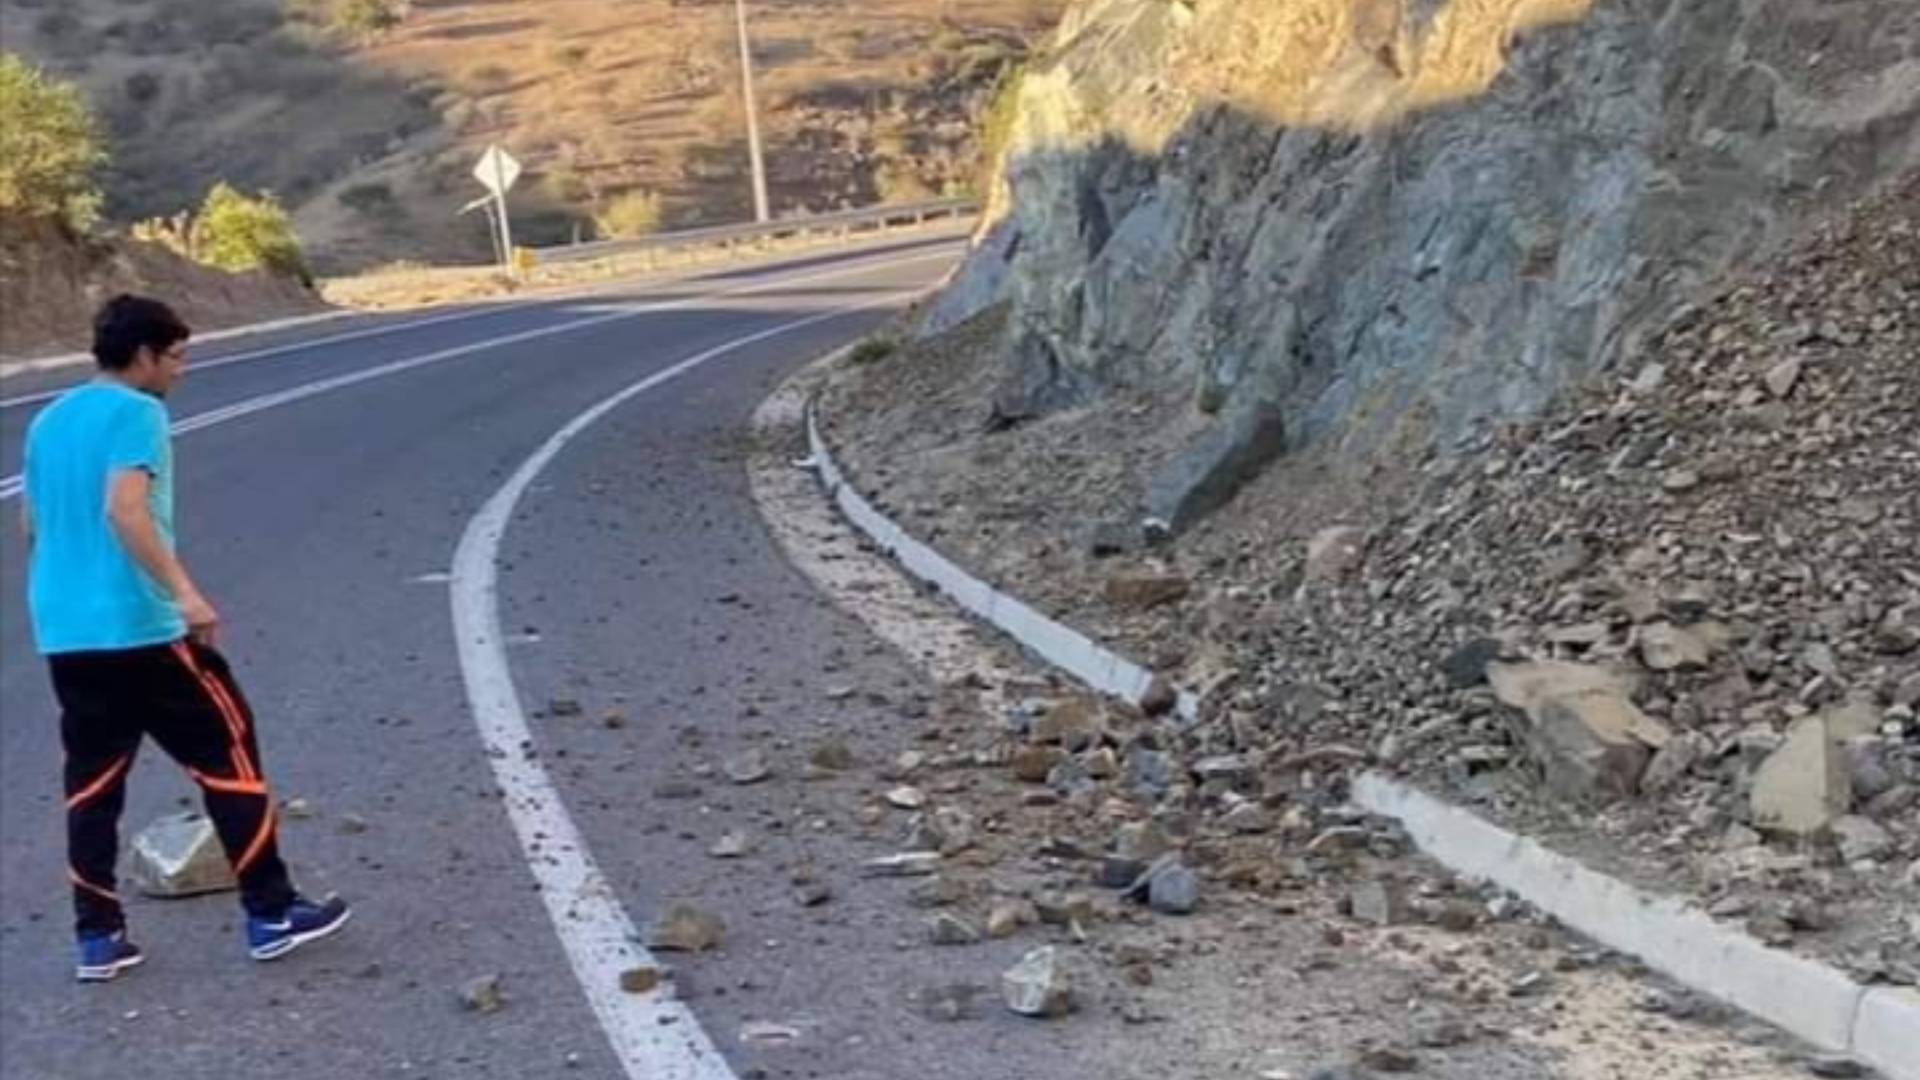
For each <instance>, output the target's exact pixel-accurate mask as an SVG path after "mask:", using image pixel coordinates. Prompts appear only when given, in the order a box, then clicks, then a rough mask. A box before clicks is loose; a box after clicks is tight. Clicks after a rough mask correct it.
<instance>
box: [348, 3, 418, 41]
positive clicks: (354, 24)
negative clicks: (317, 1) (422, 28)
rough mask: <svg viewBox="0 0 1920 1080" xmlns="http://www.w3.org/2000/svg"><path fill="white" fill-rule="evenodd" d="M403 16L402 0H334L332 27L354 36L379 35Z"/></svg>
mask: <svg viewBox="0 0 1920 1080" xmlns="http://www.w3.org/2000/svg"><path fill="white" fill-rule="evenodd" d="M405 18H406V5H405V3H404V0H334V5H333V19H332V21H333V26H334V28H335V29H336V30H342V31H345V32H346V33H349V34H352V35H354V36H355V37H361V38H375V37H379V36H380V35H381V34H384V33H386V32H387V31H389V30H392V29H393V28H394V27H397V26H399V25H400V23H401V21H402V20H403V19H405Z"/></svg>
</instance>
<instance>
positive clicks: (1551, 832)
mask: <svg viewBox="0 0 1920 1080" xmlns="http://www.w3.org/2000/svg"><path fill="white" fill-rule="evenodd" d="M1641 355H1642V356H1643V357H1644V361H1643V363H1642V364H1641V365H1639V366H1637V367H1636V368H1635V370H1631V371H1629V372H1627V373H1626V378H1624V379H1622V380H1619V381H1617V382H1616V383H1614V384H1612V385H1608V386H1604V387H1592V388H1587V389H1585V390H1583V391H1581V392H1580V393H1578V394H1573V395H1570V396H1569V400H1567V401H1566V402H1565V403H1564V404H1563V405H1562V406H1561V407H1560V408H1558V409H1557V410H1555V411H1553V412H1551V413H1550V414H1548V415H1546V416H1544V417H1542V418H1541V419H1540V420H1538V421H1537V422H1534V423H1531V424H1527V425H1523V426H1514V427H1511V428H1508V429H1505V430H1502V431H1499V432H1496V433H1492V434H1490V435H1489V436H1487V437H1486V438H1485V439H1484V440H1483V443H1482V445H1479V446H1477V447H1474V448H1472V449H1471V450H1470V451H1469V452H1466V453H1462V454H1459V455H1455V456H1440V455H1435V456H1432V457H1431V458H1429V459H1428V460H1426V461H1424V462H1420V463H1406V462H1383V463H1380V465H1379V466H1378V467H1377V475H1375V476H1372V477H1370V478H1369V481H1368V482H1367V483H1365V484H1362V485H1353V486H1351V487H1349V488H1346V489H1344V490H1340V491H1335V492H1332V493H1329V492H1325V491H1322V492H1309V491H1305V490H1300V489H1289V490H1276V485H1273V484H1266V485H1264V487H1263V486H1262V485H1256V487H1255V488H1254V489H1253V490H1251V491H1249V492H1248V493H1247V494H1246V495H1244V496H1243V497H1242V498H1241V499H1240V500H1239V501H1238V502H1236V503H1235V504H1234V505H1232V506H1230V507H1228V509H1227V510H1225V511H1223V512H1222V513H1221V514H1220V515H1218V516H1217V517H1216V518H1215V519H1214V520H1213V521H1212V522H1209V523H1208V524H1207V525H1206V526H1204V527H1203V528H1201V529H1199V530H1197V531H1195V532H1194V533H1192V534H1190V535H1188V536H1184V537H1181V538H1179V539H1177V540H1174V541H1172V542H1171V543H1165V542H1164V540H1165V538H1164V537H1149V538H1141V537H1119V538H1113V537H1107V538H1105V539H1104V540H1103V539H1101V538H1100V537H1099V536H1096V539H1095V542H1094V543H1093V544H1091V545H1087V544H1085V543H1084V542H1083V538H1081V537H1078V536H1075V535H1065V534H1057V533H1054V532H1050V531H1048V530H1049V529H1057V528H1058V524H1057V523H1059V522H1061V521H1062V519H1063V515H1062V513H1061V508H1060V507H1058V506H1050V507H1047V508H1046V510H1047V512H1046V513H1044V514H1043V513H1041V512H1039V511H1038V510H1036V512H1035V513H1034V514H1033V515H1031V516H1030V517H1029V519H1028V520H1029V521H1030V522H1044V523H1046V524H1022V523H1021V522H1020V521H1019V516H1018V515H1012V516H1009V515H1008V514H1007V513H1005V510H1006V508H1005V507H999V508H997V509H998V511H999V512H998V513H997V516H995V518H994V519H993V520H994V523H995V525H996V528H995V529H993V530H989V529H987V528H985V527H984V526H983V525H981V524H978V523H974V524H970V523H969V520H968V515H967V512H966V511H965V510H964V509H957V510H954V511H951V512H948V513H946V514H945V516H943V517H942V518H941V520H940V523H939V524H940V527H939V529H938V532H939V535H940V537H941V539H940V540H939V541H938V542H939V543H940V544H941V546H943V547H945V548H947V549H948V550H949V551H950V552H951V553H952V554H953V555H955V556H956V557H957V558H959V559H960V561H962V562H963V563H968V564H971V565H974V566H982V567H987V566H992V567H996V570H997V571H998V572H996V573H995V574H994V576H995V577H997V578H1002V579H1004V580H1003V584H1005V585H1007V586H1008V587H1010V588H1013V589H1014V590H1015V591H1016V592H1023V593H1026V594H1027V595H1029V596H1032V597H1035V598H1036V599H1038V600H1040V601H1041V602H1042V603H1043V604H1044V605H1045V606H1047V607H1048V608H1049V609H1050V610H1052V611H1055V612H1056V613H1057V614H1059V616H1060V617H1062V618H1064V619H1066V620H1067V621H1069V622H1073V623H1075V624H1076V625H1079V626H1081V627H1083V628H1086V629H1089V630H1091V631H1092V632H1094V633H1095V634H1096V635H1098V636H1101V637H1103V638H1105V639H1106V640H1109V641H1111V642H1113V643H1114V644H1115V646H1116V647H1117V648H1120V649H1121V650H1122V651H1127V652H1131V653H1133V654H1134V655H1135V656H1136V657H1137V658H1139V659H1142V660H1145V661H1148V662H1149V663H1150V664H1151V665H1152V666H1153V667H1154V668H1156V669H1157V670H1160V671H1162V672H1164V673H1165V674H1166V676H1167V677H1168V678H1169V679H1170V680H1174V681H1179V682H1184V683H1187V684H1189V685H1192V686H1194V687H1195V688H1196V689H1197V690H1199V691H1200V692H1201V694H1202V702H1203V705H1202V710H1201V717H1200V720H1199V722H1198V723H1197V724H1195V725H1192V726H1185V725H1181V724H1179V723H1177V722H1175V721H1174V720H1172V719H1171V718H1169V717H1165V716H1161V717H1157V718H1149V717H1146V716H1144V715H1143V716H1139V717H1136V718H1134V719H1133V721H1132V722H1131V723H1132V726H1131V727H1129V726H1128V725H1127V724H1126V723H1122V724H1121V725H1119V726H1118V728H1115V727H1113V726H1111V725H1108V726H1101V727H1099V728H1097V729H1096V730H1095V731H1094V732H1092V733H1088V732H1084V731H1081V730H1079V729H1078V728H1077V727H1074V728H1073V730H1072V731H1070V732H1068V733H1066V734H1065V735H1064V736H1063V737H1060V738H1056V737H1055V736H1056V735H1058V734H1060V732H1059V731H1058V730H1057V728H1058V726H1059V725H1060V724H1061V723H1063V722H1062V721H1058V720H1055V719H1049V718H1047V717H1040V718H1036V723H1037V725H1039V726H1038V728H1037V729H1036V731H1032V732H1028V733H1027V734H1026V735H1025V736H1024V738H1026V739H1027V740H1028V741H1027V742H1025V743H1024V744H1023V745H1021V746H1019V747H1018V748H1017V749H1014V750H1012V751H1010V767H1011V768H1013V769H1014V770H1016V771H1017V772H1019V773H1020V774H1021V775H1022V776H1023V777H1025V778H1027V779H1031V780H1034V781H1036V782H1044V783H1045V784H1046V785H1047V786H1048V787H1049V788H1051V789H1052V790H1053V791H1055V792H1056V793H1058V795H1059V796H1060V797H1063V798H1075V797H1078V796H1077V792H1079V791H1081V790H1083V789H1084V790H1107V789H1110V788H1114V787H1116V786H1117V787H1118V788H1121V789H1124V790H1125V791H1126V792H1127V794H1128V795H1129V796H1130V797H1137V796H1142V795H1144V796H1146V797H1148V798H1149V799H1150V802H1151V805H1152V806H1153V810H1152V816H1153V818H1154V819H1155V820H1159V821H1174V822H1182V823H1186V822H1189V821H1191V822H1192V823H1193V824H1192V825H1191V829H1192V830H1193V831H1194V832H1195V834H1204V833H1206V832H1208V831H1209V830H1214V831H1218V832H1221V833H1224V834H1227V835H1232V834H1234V833H1236V832H1238V831H1239V830H1240V829H1241V828H1242V827H1245V828H1247V829H1249V830H1255V829H1264V828H1272V829H1281V830H1285V829H1289V828H1302V827H1303V826H1302V825H1301V823H1299V822H1297V821H1295V820H1293V819H1292V818H1291V815H1295V814H1296V813H1297V812H1299V811H1298V808H1299V807H1301V806H1302V805H1322V806H1331V805H1335V804H1337V801H1338V799H1337V796H1338V794H1339V793H1340V787H1341V783H1342V778H1343V775H1344V773H1345V772H1346V771H1349V770H1350V769H1352V768H1354V767H1359V766H1363V765H1364V766H1369V767H1386V768H1390V769H1394V770H1397V771H1400V772H1402V773H1403V774H1407V775H1411V776H1414V777H1416V778H1418V779H1419V780H1420V781H1421V782H1423V783H1427V784H1429V785H1432V786H1435V787H1439V788H1441V789H1443V790H1446V791H1448V792H1450V793H1452V794H1453V795H1454V797H1456V798H1459V799H1462V800H1464V801H1468V802H1471V803H1473V804H1474V805H1475V806H1476V807H1477V808H1479V809H1480V810H1481V811H1482V812H1486V813H1489V814H1492V815H1493V816H1495V817H1497V818H1502V819H1504V820H1506V821H1508V822H1509V823H1511V824H1516V825H1518V826H1519V827H1521V828H1523V829H1525V830H1527V831H1530V832H1533V833H1534V834H1536V835H1542V836H1544V837H1545V838H1547V839H1549V840H1550V841H1555V842H1559V841H1562V840H1564V841H1565V842H1566V844H1567V845H1571V846H1573V847H1575V848H1577V849H1578V851H1577V854H1580V855H1581V856H1582V857H1588V858H1591V859H1593V860H1594V861H1598V862H1600V863H1603V864H1605V865H1607V867H1608V868H1609V869H1611V870H1613V871H1615V872H1618V873H1622V874H1625V875H1627V876H1629V877H1633V878H1636V879H1638V880H1641V881H1642V882H1643V883H1645V884H1649V885H1653V886H1656V887H1662V888H1669V889H1674V890H1679V891H1689V892H1693V893H1695V894H1697V895H1700V896H1701V897H1702V900H1703V902H1704V903H1706V904H1707V905H1708V906H1709V907H1710V908H1711V909H1712V910H1713V911H1714V912H1715V913H1716V914H1719V915H1724V916H1728V917H1739V918H1742V919H1745V920H1746V921H1747V924H1748V925H1749V926H1750V927H1751V928H1752V929H1753V930H1754V931H1755V932H1757V933H1760V934H1761V935H1762V936H1765V937H1767V938H1768V939H1769V940H1773V941H1776V942H1779V943H1782V944H1785V943H1788V942H1792V941H1796V940H1797V941H1798V942H1799V943H1801V944H1804V945H1807V946H1808V947H1811V948H1814V949H1816V950H1818V951H1821V952H1824V953H1826V954H1828V955H1830V956H1832V957H1834V958H1835V959H1839V960H1841V961H1843V962H1844V963H1845V964H1847V965H1848V966H1849V967H1850V968H1851V969H1852V970H1853V971H1854V972H1855V973H1856V974H1857V975H1859V976H1861V977H1862V978H1866V979H1870V980H1871V979H1888V980H1893V981H1898V982H1905V983H1913V982H1915V981H1916V980H1920V920H1916V919H1915V917H1914V915H1913V913H1914V912H1916V911H1920V720H1916V709H1917V708H1920V178H1913V179H1909V180H1908V181H1906V182H1905V183H1904V184H1903V185H1901V186H1900V187H1898V188H1896V189H1895V190H1893V191H1891V192H1889V193H1888V194H1886V195H1885V196H1883V197H1881V198H1879V199H1877V200H1874V201H1871V202H1868V203H1865V204H1863V205H1861V206H1859V207H1856V208H1854V209H1853V211H1852V212H1851V213H1849V214H1848V215H1846V216H1844V217H1843V218H1842V219H1840V220H1837V221H1835V222H1834V223H1832V224H1830V225H1828V226H1825V227H1823V228H1821V229H1819V230H1817V231H1815V232H1813V233H1811V234H1810V235H1809V236H1808V237H1807V238H1806V240H1805V242H1803V243H1802V244H1800V245H1799V246H1797V247H1796V248H1795V249H1794V250H1793V251H1792V252H1791V253H1790V254H1789V255H1787V256H1786V257H1784V258H1783V259H1781V260H1780V261H1778V262H1776V263H1774V264H1772V265H1770V266H1768V267H1766V268H1765V269H1764V270H1762V271H1761V272H1759V273H1757V274H1755V275H1753V276H1751V277H1750V278H1748V279H1746V280H1743V281H1741V282H1739V283H1737V284H1735V285H1734V286H1732V287H1730V288H1729V289H1727V290H1726V291H1725V292H1724V293H1723V294H1722V295H1720V296H1719V297H1717V298H1716V299H1714V300H1713V301H1711V302H1709V303H1704V304H1702V305H1699V306H1698V307H1696V308H1693V309H1690V310H1688V311H1686V312H1685V313H1683V314H1682V315H1681V316H1680V317H1679V318H1677V319H1676V320H1674V321H1673V323H1672V324H1671V325H1670V326H1669V327H1668V328H1667V329H1666V330H1665V331H1664V332H1663V333H1662V334H1661V335H1660V336H1659V337H1657V338H1656V339H1655V340H1653V341H1651V342H1650V343H1649V344H1648V345H1647V347H1646V348H1645V349H1643V350H1642V352H1641ZM867 378H869V379H871V376H870V375H869V376H867ZM899 408H900V409H902V410H909V409H911V408H912V406H911V405H910V404H908V403H901V404H900V406H899ZM991 437H992V436H981V438H982V439H987V438H991ZM1013 437H1014V438H1020V437H1025V436H1024V435H1015V436H1013ZM959 456H960V455H957V454H953V453H947V454H945V455H944V459H946V460H954V459H957V458H958V457H959ZM993 457H997V458H998V459H999V460H1000V461H1001V462H1002V465H1003V467H1004V468H1005V469H1008V470H1011V469H1015V468H1016V467H1017V469H1018V470H1020V471H1021V475H1022V476H1027V475H1031V473H1032V471H1033V470H1036V469H1042V468H1044V463H1042V462H1038V461H1036V460H1035V459H1034V458H1033V457H1032V456H1031V455H1025V454H1020V453H1005V452H1004V451H1003V452H1002V453H1000V454H998V455H995V456H993ZM993 457H989V456H988V455H985V454H984V453H976V454H975V455H973V460H974V461H975V462H976V471H978V467H979V466H978V464H977V463H979V462H984V461H990V460H993ZM929 460H933V459H929ZM887 464H888V465H891V466H892V468H891V469H888V468H883V467H882V465H881V463H880V462H878V461H876V462H864V461H862V460H860V459H859V458H858V456H857V455H856V456H855V459H854V460H853V462H852V465H853V467H854V470H855V472H856V474H860V475H880V476H885V478H886V480H887V486H888V488H889V490H888V491H886V492H884V493H882V498H883V499H886V500H896V501H908V502H911V501H912V499H913V498H914V497H915V495H914V492H913V490H912V487H911V485H912V478H910V477H909V478H906V479H905V480H904V481H902V480H897V479H895V478H894V477H893V476H887V475H886V474H888V473H891V472H897V471H898V470H900V469H901V468H903V466H902V465H901V463H900V461H899V460H898V459H897V458H896V459H893V460H892V461H890V462H888V463H887ZM929 467H930V468H931V466H929ZM1002 479H1003V480H1004V481H1005V484H1004V485H1003V487H1002V490H1009V491H1012V490H1019V489H1021V487H1022V485H1021V484H1018V483H1016V480H1017V479H1018V478H1017V477H1015V476H1013V475H1011V473H1010V474H1009V475H1008V476H1006V477H1003V478H1002ZM974 482H975V483H976V484H986V485H989V486H991V485H992V483H993V480H992V478H990V477H985V478H983V477H978V476H976V477H974ZM935 483H936V485H937V483H938V481H935ZM1329 506H1337V507H1340V509H1339V510H1338V511H1337V516H1332V517H1326V516H1319V517H1316V516H1315V515H1318V514H1321V513H1324V512H1325V510H1326V507H1329ZM1309 511H1311V512H1309ZM976 517H978V516H977V515H976ZM985 520H986V519H985V518H984V517H978V521H979V522H984V521H985ZM1303 520H1305V521H1308V522H1310V523H1309V524H1306V525H1302V524H1301V522H1302V521H1303ZM1156 540H1158V541H1162V542H1161V543H1156V542H1155V541H1156ZM1075 550H1078V552H1079V555H1078V558H1077V561H1076V562H1073V563H1072V564H1070V565H1067V566H1064V567H1063V566H1062V561H1063V559H1062V554H1061V553H1062V552H1072V551H1075ZM1008 551H1037V552H1041V553H1044V555H1045V558H1046V560H1047V563H1048V565H1047V567H1046V571H1047V572H1046V573H1045V575H1043V576H1044V578H1045V579H1046V580H1045V581H1044V582H1043V583H1042V582H1038V581H1029V580H1023V578H1024V576H1025V575H1016V574H1010V573H1006V572H1004V571H1003V570H998V567H999V564H1002V563H1004V561H1005V556H1006V553H1007V552H1008ZM1150 704H1156V705H1158V706H1164V705H1165V704H1166V702H1164V701H1162V702H1158V703H1150ZM1051 715H1052V714H1047V716H1048V717H1050V716H1051ZM1070 726H1072V725H1070ZM1096 804H1097V797H1096ZM1556 828H1558V829H1560V830H1561V833H1560V834H1559V835H1556V834H1555V830H1556ZM1121 847H1122V845H1121V843H1119V842H1118V841H1116V842H1115V843H1114V844H1113V845H1112V850H1111V851H1109V852H1107V853H1105V854H1104V855H1103V857H1105V858H1109V859H1116V860H1118V859H1124V858H1126V856H1125V855H1124V854H1123V853H1122V852H1121ZM1153 858H1154V854H1153V853H1141V852H1135V853H1133V854H1132V857H1131V861H1128V862H1126V863H1125V865H1117V866H1115V867H1114V868H1113V869H1112V871H1111V873H1107V872H1106V871H1105V869H1104V868H1103V870H1102V876H1103V877H1105V878H1106V880H1108V881H1109V883H1117V882H1119V881H1120V880H1121V878H1123V877H1126V876H1128V875H1129V874H1137V873H1144V872H1145V870H1146V869H1148V867H1149V866H1150V865H1151V861H1152V859H1153ZM1143 863H1144V864H1146V865H1141V864H1143ZM1283 866H1284V863H1283V862H1274V861H1269V862H1268V863H1266V864H1265V868H1264V869H1263V870H1261V871H1260V872H1261V873H1266V874H1272V873H1278V872H1281V869H1282V868H1283ZM1127 884H1128V885H1129V887H1130V888H1132V889H1133V890H1134V891H1136V892H1138V891H1139V890H1140V889H1141V888H1142V879H1141V878H1139V877H1134V878H1133V879H1132V880H1130V881H1128V882H1127ZM1152 886H1153V878H1152V876H1151V875H1148V876H1147V877H1146V879H1145V885H1144V887H1145V889H1146V895H1147V896H1148V897H1149V898H1150V897H1151V895H1152V892H1153V888H1152ZM1825 931H1836V932H1833V933H1826V932H1825Z"/></svg>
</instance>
